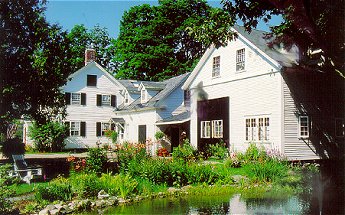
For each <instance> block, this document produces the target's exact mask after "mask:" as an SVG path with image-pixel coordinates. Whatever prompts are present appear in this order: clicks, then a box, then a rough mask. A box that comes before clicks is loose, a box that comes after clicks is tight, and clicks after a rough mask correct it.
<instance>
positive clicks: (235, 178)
mask: <svg viewBox="0 0 345 215" xmlns="http://www.w3.org/2000/svg"><path fill="white" fill-rule="evenodd" d="M231 178H232V180H233V181H234V182H235V183H240V182H241V181H247V180H248V178H247V177H246V176H243V175H233V176H232V177H231Z"/></svg>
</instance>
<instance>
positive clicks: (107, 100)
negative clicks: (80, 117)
mask: <svg viewBox="0 0 345 215" xmlns="http://www.w3.org/2000/svg"><path fill="white" fill-rule="evenodd" d="M96 102H97V106H112V107H116V96H115V95H108V94H97V101H96Z"/></svg>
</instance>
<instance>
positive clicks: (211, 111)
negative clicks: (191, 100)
mask: <svg viewBox="0 0 345 215" xmlns="http://www.w3.org/2000/svg"><path fill="white" fill-rule="evenodd" d="M197 112H198V121H197V122H198V126H197V128H198V131H197V132H198V149H199V150H204V149H205V146H206V145H207V144H216V143H219V142H224V143H225V144H226V146H229V97H224V98H219V99H212V100H204V101H198V103H197ZM220 120H222V129H223V135H222V137H221V138H219V137H215V136H216V135H213V131H212V129H213V126H214V125H215V124H216V123H215V122H217V121H220ZM201 122H208V123H209V124H208V125H209V127H210V128H209V129H210V132H209V134H210V135H209V137H206V138H205V137H203V138H202V137H201Z"/></svg>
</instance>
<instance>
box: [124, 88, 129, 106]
mask: <svg viewBox="0 0 345 215" xmlns="http://www.w3.org/2000/svg"><path fill="white" fill-rule="evenodd" d="M124 97H125V104H128V103H129V95H128V92H127V91H126V92H125V96H124Z"/></svg>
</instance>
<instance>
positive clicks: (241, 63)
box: [236, 49, 246, 71]
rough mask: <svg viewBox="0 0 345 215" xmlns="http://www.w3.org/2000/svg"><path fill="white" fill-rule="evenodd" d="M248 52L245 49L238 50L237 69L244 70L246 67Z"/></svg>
mask: <svg viewBox="0 0 345 215" xmlns="http://www.w3.org/2000/svg"><path fill="white" fill-rule="evenodd" d="M245 59H246V52H245V49H239V50H237V51H236V71H242V70H244V69H245Z"/></svg>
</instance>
